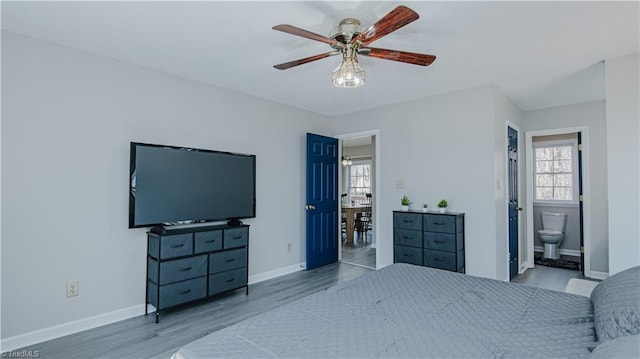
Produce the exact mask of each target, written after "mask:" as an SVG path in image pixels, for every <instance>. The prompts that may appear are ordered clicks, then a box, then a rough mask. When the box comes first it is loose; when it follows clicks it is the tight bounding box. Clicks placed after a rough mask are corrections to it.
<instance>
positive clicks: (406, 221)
mask: <svg viewBox="0 0 640 359" xmlns="http://www.w3.org/2000/svg"><path fill="white" fill-rule="evenodd" d="M402 222H404V223H413V221H409V220H407V219H403V220H402Z"/></svg>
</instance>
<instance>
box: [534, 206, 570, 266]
mask: <svg viewBox="0 0 640 359" xmlns="http://www.w3.org/2000/svg"><path fill="white" fill-rule="evenodd" d="M541 212H556V213H566V214H567V228H566V230H565V233H564V239H563V240H562V243H560V246H559V248H560V249H561V250H562V249H569V250H572V251H577V252H578V253H575V254H578V255H579V252H580V208H579V207H578V206H577V205H573V206H570V205H568V206H545V205H536V204H534V205H533V226H534V231H535V236H534V238H535V240H534V246H535V247H544V244H543V243H542V241H540V238H538V231H539V230H541V229H543V227H542V217H541V215H540V213H541ZM561 254H565V253H561Z"/></svg>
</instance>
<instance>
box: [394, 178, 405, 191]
mask: <svg viewBox="0 0 640 359" xmlns="http://www.w3.org/2000/svg"><path fill="white" fill-rule="evenodd" d="M396 189H404V180H402V179H398V180H396Z"/></svg>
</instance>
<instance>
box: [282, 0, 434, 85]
mask: <svg viewBox="0 0 640 359" xmlns="http://www.w3.org/2000/svg"><path fill="white" fill-rule="evenodd" d="M418 17H419V15H418V13H416V12H415V11H413V10H411V9H409V8H408V7H406V6H402V5H401V6H398V7H396V8H395V9H393V10H392V11H391V12H390V13H388V14H387V15H385V16H384V17H382V18H381V19H380V20H378V21H377V22H376V23H375V24H373V25H371V26H370V27H369V28H367V29H365V30H362V27H361V25H360V20H358V19H354V18H346V19H343V20H342V21H340V23H339V24H338V26H337V27H336V28H335V29H334V30H333V31H331V34H330V35H329V37H326V36H322V35H319V34H316V33H313V32H311V31H307V30H304V29H301V28H298V27H295V26H292V25H287V24H282V25H276V26H274V27H273V29H274V30H278V31H282V32H286V33H289V34H292V35H297V36H302V37H306V38H307V39H311V40H316V41H320V42H324V43H326V44H329V45H331V47H332V48H333V49H334V50H333V51H329V52H325V53H323V54H318V55H315V56H310V57H306V58H303V59H299V60H294V61H289V62H285V63H282V64H278V65H274V66H273V67H275V68H276V69H278V70H286V69H290V68H292V67H295V66H298V65H302V64H306V63H309V62H312V61H316V60H320V59H324V58H327V57H329V56H334V55H339V54H342V63H341V64H340V66H338V67H337V68H336V69H335V70H334V71H333V72H332V73H331V79H332V82H333V84H334V85H335V86H337V87H345V88H351V87H358V86H362V85H364V83H365V71H364V69H363V68H362V67H361V66H360V64H359V63H358V56H357V55H363V56H369V57H375V58H379V59H385V60H392V61H399V62H404V63H408V64H414V65H420V66H428V65H430V64H431V63H432V62H433V61H434V60H435V59H436V57H435V56H433V55H427V54H418V53H414V52H406V51H396V50H387V49H379V48H375V47H370V46H369V44H370V43H372V42H374V41H376V40H378V39H379V38H381V37H383V36H385V35H388V34H389V33H391V32H393V31H396V30H398V29H399V28H401V27H403V26H405V25H407V24H409V23H411V22H413V21H415V20H417V19H418Z"/></svg>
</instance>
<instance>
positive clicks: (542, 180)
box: [526, 128, 590, 276]
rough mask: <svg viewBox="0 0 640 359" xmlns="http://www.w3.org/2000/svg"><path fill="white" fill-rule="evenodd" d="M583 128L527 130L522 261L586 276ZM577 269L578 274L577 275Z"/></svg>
mask: <svg viewBox="0 0 640 359" xmlns="http://www.w3.org/2000/svg"><path fill="white" fill-rule="evenodd" d="M585 131H586V129H584V128H572V129H559V130H547V131H532V132H528V133H527V183H528V185H527V198H528V199H529V200H528V203H527V209H528V210H527V213H528V216H527V226H526V230H527V236H526V237H527V249H528V251H527V252H528V253H527V257H528V258H527V260H528V262H529V267H530V268H533V267H534V265H535V266H538V265H543V266H548V267H557V268H563V269H571V270H575V271H577V272H578V274H582V275H587V276H589V272H590V261H589V253H590V246H589V243H590V240H589V231H588V230H585V229H587V228H588V226H585V222H586V223H588V212H586V209H587V208H588V206H586V202H587V201H588V198H587V196H585V195H584V193H585V191H584V188H585V186H586V183H585V181H586V178H588V177H587V176H586V175H585V174H586V169H585V165H586V161H585V160H584V157H585V156H586V150H587V146H586V144H585V143H584V139H585V138H586V136H585V135H584V132H585ZM580 272H581V273H580Z"/></svg>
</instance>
